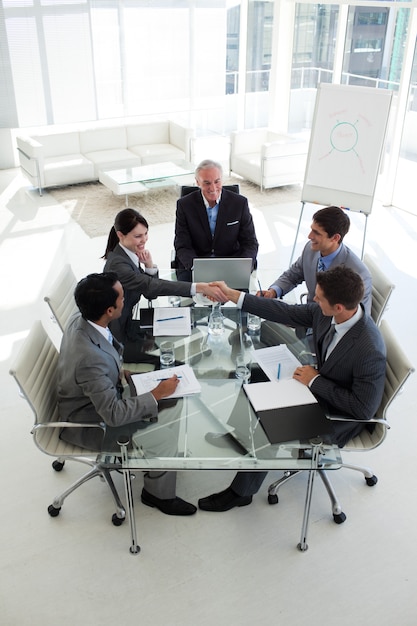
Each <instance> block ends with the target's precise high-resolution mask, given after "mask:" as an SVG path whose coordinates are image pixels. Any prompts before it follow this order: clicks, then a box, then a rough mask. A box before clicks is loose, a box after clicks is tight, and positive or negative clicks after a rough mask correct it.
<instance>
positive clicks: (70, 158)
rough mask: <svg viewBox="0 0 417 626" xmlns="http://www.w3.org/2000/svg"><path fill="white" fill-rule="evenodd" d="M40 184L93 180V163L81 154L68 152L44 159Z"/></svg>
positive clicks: (48, 185) (62, 183) (51, 185)
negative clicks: (64, 154)
mask: <svg viewBox="0 0 417 626" xmlns="http://www.w3.org/2000/svg"><path fill="white" fill-rule="evenodd" d="M42 178H43V180H42V184H43V185H44V186H45V187H53V186H55V185H70V184H73V183H82V182H86V181H89V180H94V165H93V163H92V162H91V161H89V160H88V159H86V158H85V156H83V155H82V154H68V155H66V156H65V157H64V156H56V157H53V158H48V159H45V160H44V168H43V177H42Z"/></svg>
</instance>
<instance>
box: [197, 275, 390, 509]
mask: <svg viewBox="0 0 417 626" xmlns="http://www.w3.org/2000/svg"><path fill="white" fill-rule="evenodd" d="M316 280H317V284H316V289H315V296H314V302H311V303H308V304H299V305H294V304H292V305H291V304H286V303H285V302H282V301H280V300H272V299H267V298H258V297H256V296H251V295H248V294H244V293H241V292H239V291H236V290H234V289H230V288H228V287H227V285H225V284H224V283H221V282H219V283H217V285H218V286H219V287H220V288H221V289H222V291H223V292H224V293H225V295H227V297H228V299H229V300H231V301H232V302H235V303H236V304H237V306H238V307H241V308H242V309H243V310H244V311H247V312H249V313H255V314H256V315H259V316H260V317H263V318H264V319H268V320H272V321H274V322H279V323H282V324H287V325H290V326H294V327H296V326H303V327H305V328H311V329H312V338H313V342H314V347H315V352H316V355H317V369H316V368H315V367H313V366H311V365H304V366H300V367H297V369H296V370H295V371H294V374H293V378H295V379H296V380H298V381H299V382H300V383H301V384H303V385H307V386H308V387H309V388H310V390H311V392H312V393H313V394H314V396H315V397H316V398H317V400H318V402H319V403H320V405H321V406H322V407H323V409H324V411H325V412H326V413H327V415H330V416H332V415H333V416H343V417H345V418H348V419H349V420H350V421H347V422H340V421H339V422H338V421H334V422H332V421H330V420H329V430H328V433H327V435H326V441H327V442H329V443H333V444H336V445H338V446H339V447H343V446H344V445H345V444H346V443H347V442H348V441H349V440H350V439H351V438H352V437H354V436H356V435H358V434H359V433H360V432H361V431H362V430H363V428H365V427H366V420H369V419H370V418H372V417H374V415H375V412H376V410H377V408H378V406H379V404H380V402H381V399H382V394H383V390H384V382H385V363H386V351H385V344H384V341H383V338H382V335H381V333H380V331H379V329H378V328H377V326H376V325H375V324H374V322H373V320H372V318H371V317H369V316H368V315H367V314H366V312H365V309H364V306H363V304H361V302H362V300H363V292H364V286H363V282H362V279H361V277H360V276H359V274H357V273H356V272H354V271H353V270H351V269H350V268H347V267H343V266H337V267H335V268H334V269H330V270H328V271H326V272H318V273H317V277H316ZM355 420H365V421H355ZM266 475H267V473H266V472H238V473H237V475H236V476H235V478H234V479H233V482H232V484H231V485H230V487H228V488H227V489H225V490H224V491H222V492H220V493H215V494H213V495H211V496H208V497H206V498H202V499H200V500H199V502H198V504H199V507H200V509H203V510H205V511H228V510H229V509H232V508H233V507H236V506H246V505H248V504H250V503H251V502H252V496H253V495H254V494H255V493H256V492H257V491H258V490H259V488H260V486H261V484H262V482H263V480H264V479H265V477H266Z"/></svg>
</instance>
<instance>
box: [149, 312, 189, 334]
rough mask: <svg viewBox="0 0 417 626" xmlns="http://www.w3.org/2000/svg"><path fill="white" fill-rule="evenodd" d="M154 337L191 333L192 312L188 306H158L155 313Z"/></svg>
mask: <svg viewBox="0 0 417 626" xmlns="http://www.w3.org/2000/svg"><path fill="white" fill-rule="evenodd" d="M153 335H154V337H161V336H166V337H173V336H177V335H183V336H185V335H191V313H190V309H189V308H188V307H156V308H155V309H154V315H153Z"/></svg>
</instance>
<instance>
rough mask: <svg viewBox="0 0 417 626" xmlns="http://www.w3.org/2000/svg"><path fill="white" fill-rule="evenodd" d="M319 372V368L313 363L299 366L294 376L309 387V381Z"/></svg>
mask: <svg viewBox="0 0 417 626" xmlns="http://www.w3.org/2000/svg"><path fill="white" fill-rule="evenodd" d="M317 374H318V372H317V370H316V369H315V368H314V367H313V366H312V365H302V366H300V367H297V369H296V370H295V372H294V374H293V375H292V377H293V378H295V380H298V381H300V383H303V385H306V386H307V387H308V385H309V383H310V382H311V381H312V380H313V378H315V377H316V376H317Z"/></svg>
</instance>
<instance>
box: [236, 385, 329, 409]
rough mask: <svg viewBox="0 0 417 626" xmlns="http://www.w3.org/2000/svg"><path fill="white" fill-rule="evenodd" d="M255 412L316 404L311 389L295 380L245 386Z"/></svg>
mask: <svg viewBox="0 0 417 626" xmlns="http://www.w3.org/2000/svg"><path fill="white" fill-rule="evenodd" d="M243 388H244V390H245V393H246V395H247V396H248V398H249V400H250V403H251V405H252V406H253V409H254V411H255V412H258V411H268V410H270V409H282V408H286V407H289V406H303V405H305V404H316V403H317V400H316V398H315V397H314V396H313V394H312V393H311V391H310V389H309V388H308V387H306V385H303V384H302V383H300V382H299V381H298V380H295V379H294V378H290V379H286V380H273V381H270V382H266V383H252V384H251V385H243Z"/></svg>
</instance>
